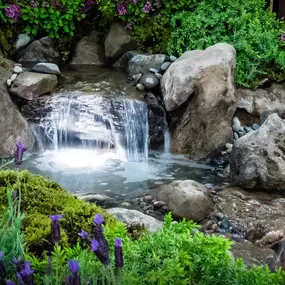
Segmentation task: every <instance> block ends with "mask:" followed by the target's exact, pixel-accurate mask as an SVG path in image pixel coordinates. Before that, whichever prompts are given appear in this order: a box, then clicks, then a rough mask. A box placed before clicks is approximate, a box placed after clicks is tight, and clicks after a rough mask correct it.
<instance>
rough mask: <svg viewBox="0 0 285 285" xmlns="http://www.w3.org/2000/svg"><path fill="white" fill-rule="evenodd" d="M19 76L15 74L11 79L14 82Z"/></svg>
mask: <svg viewBox="0 0 285 285" xmlns="http://www.w3.org/2000/svg"><path fill="white" fill-rule="evenodd" d="M17 76H18V74H16V73H15V74H12V75H11V78H10V79H11V81H12V82H13V81H14V80H15V79H16V78H17Z"/></svg>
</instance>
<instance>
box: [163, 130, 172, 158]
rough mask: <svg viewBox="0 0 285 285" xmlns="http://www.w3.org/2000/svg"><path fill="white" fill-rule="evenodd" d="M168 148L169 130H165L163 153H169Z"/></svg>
mask: <svg viewBox="0 0 285 285" xmlns="http://www.w3.org/2000/svg"><path fill="white" fill-rule="evenodd" d="M170 147H171V138H170V133H169V130H168V129H166V130H165V131H164V153H170Z"/></svg>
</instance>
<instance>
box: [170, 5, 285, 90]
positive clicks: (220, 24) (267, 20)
mask: <svg viewBox="0 0 285 285" xmlns="http://www.w3.org/2000/svg"><path fill="white" fill-rule="evenodd" d="M264 6H265V1H264V0H250V1H248V0H241V1H232V0H207V1H206V0H204V1H201V2H200V3H199V5H198V6H197V8H196V9H195V11H193V12H178V13H176V14H174V15H173V17H172V19H171V37H170V39H169V43H168V52H169V53H170V54H179V55H181V54H182V53H183V52H185V51H187V50H193V49H205V48H207V47H209V46H211V45H213V44H216V43H218V42H227V43H230V44H232V45H233V46H234V47H235V48H236V51H237V74H236V82H237V83H238V84H239V85H241V86H245V87H251V86H253V85H254V83H255V81H256V80H257V79H258V78H259V77H260V76H262V77H264V76H272V75H274V74H273V72H271V71H270V70H271V69H272V68H274V69H276V66H277V65H278V66H279V69H278V71H276V70H275V74H278V77H279V79H280V74H284V67H285V52H284V50H283V49H282V47H281V41H280V36H281V34H282V28H284V23H283V22H281V21H279V20H276V19H275V15H272V14H270V13H269V11H267V10H265V9H264ZM282 77H283V76H281V78H282ZM271 79H272V78H271ZM273 79H274V78H273Z"/></svg>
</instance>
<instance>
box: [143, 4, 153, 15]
mask: <svg viewBox="0 0 285 285" xmlns="http://www.w3.org/2000/svg"><path fill="white" fill-rule="evenodd" d="M150 10H151V3H150V1H146V3H145V5H144V7H143V10H142V11H143V12H144V13H146V14H148V13H149V12H150Z"/></svg>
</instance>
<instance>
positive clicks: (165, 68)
mask: <svg viewBox="0 0 285 285" xmlns="http://www.w3.org/2000/svg"><path fill="white" fill-rule="evenodd" d="M170 65H171V62H169V61H167V62H164V63H163V64H162V65H161V66H160V69H161V70H162V71H166V70H167V69H168V67H169V66H170Z"/></svg>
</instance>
